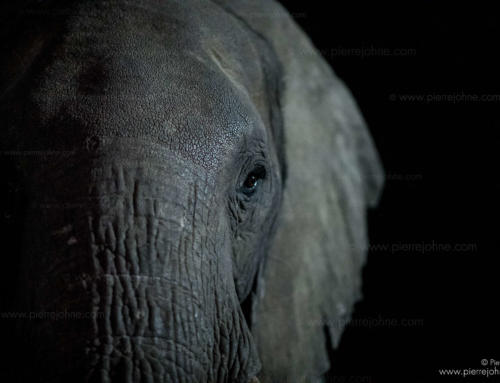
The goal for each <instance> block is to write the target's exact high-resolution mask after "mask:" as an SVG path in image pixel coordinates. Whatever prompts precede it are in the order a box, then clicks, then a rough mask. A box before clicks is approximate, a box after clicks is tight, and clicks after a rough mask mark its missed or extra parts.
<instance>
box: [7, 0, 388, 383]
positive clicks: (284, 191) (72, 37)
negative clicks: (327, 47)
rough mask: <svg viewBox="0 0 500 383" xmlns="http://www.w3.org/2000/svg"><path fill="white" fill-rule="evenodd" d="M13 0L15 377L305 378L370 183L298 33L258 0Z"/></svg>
mask: <svg viewBox="0 0 500 383" xmlns="http://www.w3.org/2000/svg"><path fill="white" fill-rule="evenodd" d="M25 3H26V4H24V7H23V8H22V9H16V10H15V11H12V13H9V17H8V20H6V21H5V23H4V27H3V29H2V43H3V49H4V52H6V53H7V54H4V55H3V57H2V60H1V68H2V69H1V71H0V76H1V78H0V98H1V106H0V116H1V117H0V121H1V124H2V125H1V132H0V135H1V141H0V142H1V157H2V168H3V169H4V182H5V187H4V188H3V189H4V190H3V191H2V193H3V194H2V196H3V198H2V228H3V230H2V240H3V242H4V243H5V246H6V247H5V248H6V249H9V251H8V256H4V257H2V262H3V265H4V266H2V277H3V278H2V279H3V281H2V292H3V293H2V295H3V297H2V313H3V314H5V312H7V311H9V312H14V314H15V315H14V316H15V318H16V319H15V320H8V319H5V318H6V317H3V318H2V327H3V332H2V337H3V338H4V339H10V340H9V341H6V343H5V344H4V346H2V347H3V348H4V350H7V351H8V353H10V354H12V355H11V356H10V359H8V360H10V362H5V361H4V363H8V364H9V365H11V366H14V367H12V370H14V371H13V375H15V379H18V380H19V381H31V380H33V381H41V382H63V381H64V382H65V381H82V382H243V383H248V382H258V381H260V382H321V381H324V379H325V374H326V373H327V371H328V370H329V369H330V368H331V363H332V361H330V359H329V355H330V354H331V350H332V349H333V348H335V347H336V346H337V345H338V343H339V339H340V337H341V334H342V331H343V329H344V327H345V324H346V322H347V321H348V319H349V318H350V316H351V315H352V312H353V306H354V304H355V303H356V302H357V301H358V300H359V299H360V298H361V291H362V290H361V282H362V278H361V270H362V267H363V265H364V262H365V258H366V248H367V241H368V234H367V223H366V221H367V220H366V215H367V209H368V208H370V207H374V206H376V204H377V201H378V199H379V195H380V194H381V190H382V185H383V179H384V177H383V170H382V165H381V161H380V159H379V155H378V153H377V151H376V148H375V145H374V143H373V140H372V138H371V136H370V134H369V131H368V129H367V127H366V124H365V121H364V119H363V117H362V115H361V112H360V110H359V108H358V106H357V105H356V103H355V101H354V99H353V96H352V95H351V93H350V92H349V90H348V89H347V87H346V86H345V85H344V84H343V82H342V81H341V80H340V79H339V78H338V77H337V76H336V75H335V74H334V72H333V70H332V69H331V68H330V66H329V64H328V63H327V62H326V60H325V59H324V58H322V57H321V54H320V53H319V52H318V50H317V49H316V48H315V47H314V46H313V43H312V42H311V41H310V40H309V38H308V37H307V36H306V34H305V33H304V32H303V31H302V30H301V28H300V27H299V26H298V25H297V24H296V22H295V21H294V20H293V18H292V17H291V16H290V14H289V13H288V12H287V11H286V9H285V8H284V7H283V6H282V5H280V4H279V3H277V2H276V1H274V0H252V1H250V0H233V1H229V0H163V1H153V0H136V1H130V0H106V1H105V0H81V1H58V0H53V1H42V2H39V1H37V2H34V1H28V2H25ZM6 281H7V282H6ZM16 315H17V316H16ZM15 379H13V380H12V381H14V380H15Z"/></svg>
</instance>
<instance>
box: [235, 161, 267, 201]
mask: <svg viewBox="0 0 500 383" xmlns="http://www.w3.org/2000/svg"><path fill="white" fill-rule="evenodd" d="M265 178H266V168H265V167H264V166H262V165H257V166H256V167H255V168H254V169H253V170H252V171H251V172H250V173H248V174H247V176H246V178H245V180H244V181H243V184H242V185H241V192H242V193H243V194H245V195H246V196H251V195H253V194H254V193H255V192H256V191H257V189H258V188H259V185H260V184H261V183H262V181H263V180H264V179H265Z"/></svg>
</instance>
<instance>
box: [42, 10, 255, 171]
mask: <svg viewBox="0 0 500 383" xmlns="http://www.w3.org/2000/svg"><path fill="white" fill-rule="evenodd" d="M89 3H92V4H93V5H92V7H98V6H97V5H95V4H97V3H93V2H89ZM189 3H194V2H193V1H186V2H185V3H183V4H184V5H182V6H181V5H180V4H181V3H179V2H176V1H167V2H165V3H164V5H163V6H162V8H157V9H156V10H157V12H151V9H150V7H142V8H141V7H125V8H116V7H111V8H109V9H105V10H103V9H99V10H98V11H99V12H98V13H96V12H97V11H96V9H95V8H92V7H90V6H88V7H90V8H85V7H82V8H81V9H79V10H78V12H76V13H77V16H76V17H74V18H73V19H72V21H70V22H69V23H68V25H69V27H68V28H67V32H66V34H65V35H64V37H63V38H62V39H61V43H60V44H59V45H58V46H57V47H56V48H55V50H54V53H53V57H54V58H55V59H54V60H53V61H52V62H50V65H47V67H45V68H43V71H42V74H41V76H40V79H41V81H40V82H39V84H38V86H37V87H36V88H35V90H34V91H33V99H34V100H35V103H36V105H37V107H38V109H39V117H38V118H40V119H41V120H43V121H42V123H44V124H46V125H50V124H61V123H64V124H66V128H65V132H67V134H69V135H71V134H74V132H72V125H73V124H72V123H71V121H76V122H77V123H76V124H74V129H81V128H82V127H84V129H85V131H86V134H87V135H97V136H118V137H141V138H149V139H151V140H154V141H156V142H162V143H165V144H168V145H169V147H171V148H172V147H173V148H177V149H179V150H180V151H181V152H182V153H185V154H186V155H188V156H191V157H192V159H193V160H196V161H198V162H203V163H213V162H214V161H215V160H216V158H215V157H217V156H218V155H219V154H220V153H227V151H228V150H231V149H232V148H234V147H235V143H236V142H238V140H240V139H241V137H242V136H243V135H244V134H246V132H247V131H249V130H252V131H253V130H254V129H255V128H258V127H261V128H262V125H263V122H262V121H261V118H260V116H261V115H265V111H264V110H259V109H261V108H262V99H263V95H262V89H263V86H264V85H263V81H264V80H263V74H262V69H261V67H260V63H259V56H258V52H257V51H256V49H255V47H254V46H253V44H252V41H251V38H250V37H249V36H248V33H247V31H246V30H245V29H244V28H242V26H241V25H240V24H239V23H238V22H237V21H236V20H235V19H233V18H232V17H231V16H230V15H228V14H227V13H225V12H224V11H223V10H221V9H219V8H217V7H216V6H214V5H213V4H212V5H210V2H208V3H209V4H207V3H206V2H203V6H201V4H202V3H200V6H199V9H197V12H196V13H193V12H192V10H191V12H188V11H189V6H188V5H189ZM144 4H145V3H144ZM144 4H143V5H144ZM101 6H103V5H101ZM217 17H218V19H217ZM221 18H223V19H224V22H225V24H224V23H221ZM221 25H225V26H224V27H222V26H221ZM58 131H59V130H58Z"/></svg>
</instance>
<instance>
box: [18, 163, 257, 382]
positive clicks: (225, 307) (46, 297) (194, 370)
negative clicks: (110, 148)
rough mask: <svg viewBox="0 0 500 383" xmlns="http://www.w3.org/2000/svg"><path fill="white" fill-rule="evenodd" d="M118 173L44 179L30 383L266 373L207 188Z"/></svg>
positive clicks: (90, 171) (159, 171)
mask: <svg viewBox="0 0 500 383" xmlns="http://www.w3.org/2000/svg"><path fill="white" fill-rule="evenodd" d="M123 162H124V161H123V160H121V161H109V162H106V163H105V165H99V166H98V167H96V165H95V164H93V165H91V166H90V165H89V166H88V167H79V168H78V170H77V171H76V173H75V171H73V172H72V173H70V174H72V175H71V176H70V180H68V178H67V176H63V177H61V178H46V177H45V176H40V177H39V178H38V179H37V182H36V190H37V195H39V196H40V197H41V198H35V197H34V198H33V200H34V204H33V206H32V208H31V210H30V212H31V214H30V216H29V217H28V219H27V222H28V224H27V230H26V232H27V233H28V237H27V241H26V251H25V264H26V267H25V270H26V275H25V278H24V281H23V285H24V286H25V287H27V288H28V289H27V293H26V292H24V294H23V296H26V301H25V302H24V303H25V307H26V311H29V312H30V315H33V318H32V319H33V320H30V321H28V323H26V326H25V327H24V328H23V332H24V333H25V335H27V339H28V341H29V342H32V344H34V345H36V346H35V347H36V349H35V350H34V355H33V359H34V366H35V369H34V372H35V373H36V374H37V375H38V376H39V377H42V378H41V379H42V381H50V382H59V381H69V380H75V379H76V380H77V381H78V379H81V381H89V382H110V381H120V382H139V381H140V382H153V381H154V382H156V381H169V382H170V381H171V382H206V381H214V382H215V381H220V382H224V381H234V382H244V383H247V382H248V381H249V380H250V379H251V378H253V377H254V376H255V375H256V373H257V372H258V369H259V362H258V359H257V357H256V353H255V351H254V347H253V345H252V341H251V338H250V334H249V331H248V328H247V327H246V323H245V320H244V317H243V314H242V312H241V309H240V306H239V303H238V299H237V297H236V294H235V289H234V282H233V280H232V272H231V263H230V252H229V251H230V244H229V243H227V238H228V236H227V235H224V231H225V230H226V229H225V223H224V220H223V219H221V218H220V215H218V214H217V212H215V211H212V210H211V209H213V208H210V204H209V203H207V201H206V200H205V199H204V198H205V197H204V196H203V194H204V193H203V190H206V188H207V185H206V183H205V184H203V185H200V183H199V181H193V180H194V179H195V178H194V174H193V175H191V176H189V177H183V179H184V180H185V181H182V179H180V178H179V177H177V178H174V177H175V174H177V172H176V171H172V170H171V171H168V172H166V171H165V170H164V168H161V167H160V166H159V165H158V166H154V164H153V163H151V162H150V163H148V165H147V167H142V166H141V165H140V164H139V165H138V164H137V163H133V164H132V163H130V164H129V166H124V165H123ZM59 165H60V164H59ZM73 170H74V169H73ZM82 172H83V173H82ZM45 174H46V173H45ZM81 180H86V181H85V183H84V184H82V182H81ZM187 180H190V181H187ZM33 190H35V188H34V189H33ZM59 190H64V192H63V193H61V192H58V191H59ZM48 196H50V198H48ZM212 206H213V205H212ZM32 313H33V314H32ZM30 319H31V318H30Z"/></svg>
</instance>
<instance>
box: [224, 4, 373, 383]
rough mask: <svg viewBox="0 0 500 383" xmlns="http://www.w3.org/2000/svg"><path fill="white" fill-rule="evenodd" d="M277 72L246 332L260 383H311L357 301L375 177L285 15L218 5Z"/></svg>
mask: <svg viewBox="0 0 500 383" xmlns="http://www.w3.org/2000/svg"><path fill="white" fill-rule="evenodd" d="M217 3H219V4H220V5H222V6H223V7H224V8H225V9H226V10H227V11H228V12H231V13H232V14H233V15H234V16H235V17H237V18H239V19H240V20H241V21H242V22H243V23H245V24H246V25H247V27H249V28H251V29H252V30H253V31H254V32H256V33H257V34H258V35H259V36H260V38H263V39H264V40H265V41H267V43H268V44H270V45H271V47H272V49H273V50H274V52H275V54H276V56H277V58H278V60H279V61H280V62H281V66H282V71H283V73H282V75H283V82H284V84H283V85H284V87H283V90H282V93H281V96H280V98H281V99H280V103H281V107H282V116H283V125H284V127H283V129H284V139H285V144H284V147H285V158H286V162H287V179H286V182H285V186H284V192H283V193H284V194H283V200H282V210H281V213H280V217H279V218H278V219H279V221H278V223H277V231H276V234H275V238H274V240H273V244H272V246H271V249H270V253H269V257H268V259H267V261H266V265H265V268H264V269H263V270H262V272H261V275H260V277H259V278H260V280H259V281H258V285H259V288H258V289H257V296H256V297H255V298H254V303H253V317H252V319H253V320H252V332H253V334H254V336H255V338H256V341H257V344H258V348H259V353H260V357H261V360H262V365H263V370H262V373H261V376H260V378H261V380H262V381H269V382H281V381H283V382H284V381H286V382H295V381H315V380H316V379H318V380H319V379H320V378H321V375H322V374H324V373H325V372H326V371H327V370H328V369H329V368H330V364H329V358H328V353H329V351H330V350H328V348H331V347H335V346H336V345H337V344H338V342H339V339H340V336H341V333H342V331H343V327H344V325H345V324H346V322H347V321H348V320H349V318H350V315H351V312H352V308H353V305H354V303H355V302H356V301H357V300H358V299H360V296H361V269H362V266H363V263H364V260H365V253H366V248H367V233H366V208H367V207H368V206H373V205H374V204H375V203H376V202H377V199H378V195H379V193H380V190H381V187H382V184H383V171H382V168H381V165H380V161H379V158H378V156H377V153H376V151H375V148H374V145H373V143H372V141H371V139H370V136H369V134H368V131H367V129H366V126H365V124H364V121H363V119H362V117H361V114H360V112H359V111H358V109H357V106H356V105H355V103H354V101H353V98H352V96H351V94H350V93H349V91H348V90H347V89H346V87H345V86H344V84H343V83H342V82H341V81H340V80H339V79H338V78H337V77H336V76H335V74H334V73H333V71H332V70H331V68H330V67H329V65H328V64H327V63H326V62H325V60H324V59H323V58H322V57H321V55H320V54H319V53H318V51H317V50H316V49H315V48H314V47H313V45H312V43H311V42H310V40H309V39H308V38H307V36H306V35H305V34H304V33H303V32H302V31H301V30H300V28H299V27H298V26H297V25H296V23H295V22H294V21H293V20H292V18H291V17H290V15H289V14H288V13H287V12H286V10H284V9H283V8H282V7H281V6H280V5H279V4H277V3H275V2H273V1H268V0H257V1H256V0H252V1H250V0H248V1H245V0H243V1H234V0H232V1H217Z"/></svg>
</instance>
